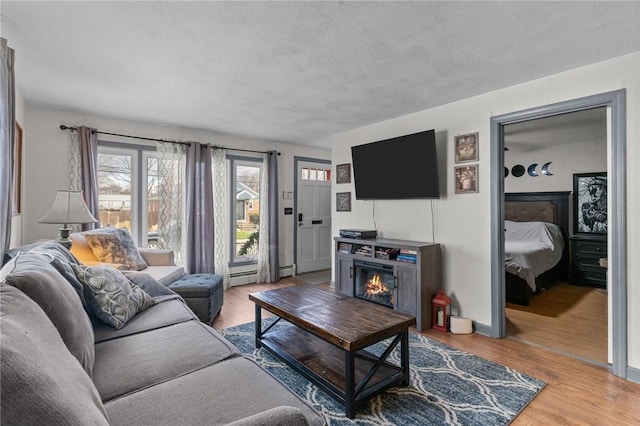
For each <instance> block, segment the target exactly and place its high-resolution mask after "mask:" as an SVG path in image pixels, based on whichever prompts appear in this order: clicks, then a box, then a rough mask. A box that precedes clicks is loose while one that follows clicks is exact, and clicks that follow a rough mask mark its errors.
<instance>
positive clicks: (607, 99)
mask: <svg viewBox="0 0 640 426" xmlns="http://www.w3.org/2000/svg"><path fill="white" fill-rule="evenodd" d="M602 106H604V107H608V108H610V112H611V128H610V129H608V130H609V132H610V135H611V142H610V146H609V147H608V148H609V149H608V152H609V158H608V159H607V164H608V167H607V168H608V170H609V171H615V173H609V175H608V181H609V185H610V192H609V197H610V200H611V201H610V206H611V212H610V214H609V215H608V217H609V234H608V236H609V238H608V239H609V254H608V259H609V268H608V271H607V273H608V275H609V278H608V281H609V283H610V286H611V288H610V297H611V302H612V303H611V304H612V309H611V323H612V342H613V343H612V345H613V347H612V348H611V349H612V354H613V357H612V371H613V374H615V375H616V376H620V377H623V378H626V377H627V222H626V216H627V214H626V209H625V206H626V176H627V175H626V125H627V120H626V90H625V89H620V90H615V91H612V92H606V93H601V94H598V95H593V96H587V97H584V98H578V99H573V100H569V101H565V102H558V103H555V104H550V105H544V106H541V107H536V108H531V109H527V110H522V111H517V112H512V113H507V114H503V115H499V116H496V117H492V118H491V146H490V151H491V337H496V338H502V337H504V336H505V335H506V320H505V272H504V261H503V259H504V226H503V223H504V126H506V125H508V124H514V123H518V122H522V121H528V120H534V119H538V118H544V117H549V116H553V115H558V114H564V113H569V112H575V111H580V110H585V109H591V108H596V107H602Z"/></svg>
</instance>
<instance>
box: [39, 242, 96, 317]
mask: <svg viewBox="0 0 640 426" xmlns="http://www.w3.org/2000/svg"><path fill="white" fill-rule="evenodd" d="M29 253H39V254H47V255H51V256H53V259H52V261H51V265H52V266H53V267H54V268H56V270H57V271H58V272H59V273H60V275H62V276H63V277H64V278H65V279H66V280H67V281H68V282H69V284H71V286H72V287H73V289H74V290H75V291H76V293H77V294H78V297H80V300H81V301H82V306H84V308H85V311H87V313H89V314H90V310H89V305H88V304H87V301H86V298H85V288H84V286H83V285H82V283H81V282H80V281H79V280H78V277H76V273H75V272H73V268H72V267H71V264H75V265H79V264H80V261H79V260H78V259H77V258H76V257H75V256H74V255H73V253H71V252H70V251H69V250H68V249H67V248H66V247H65V246H63V245H62V244H60V243H58V242H57V241H52V240H51V241H47V242H44V243H42V244H39V245H38V246H36V247H34V248H32V249H31V250H29Z"/></svg>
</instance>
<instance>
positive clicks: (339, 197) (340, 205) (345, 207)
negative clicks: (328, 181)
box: [336, 192, 351, 212]
mask: <svg viewBox="0 0 640 426" xmlns="http://www.w3.org/2000/svg"><path fill="white" fill-rule="evenodd" d="M336 211H337V212H350V211H351V193H350V192H337V193H336Z"/></svg>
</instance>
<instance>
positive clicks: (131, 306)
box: [71, 264, 156, 329]
mask: <svg viewBox="0 0 640 426" xmlns="http://www.w3.org/2000/svg"><path fill="white" fill-rule="evenodd" d="M71 267H72V268H73V270H74V272H75V273H76V276H77V277H78V280H80V282H81V283H82V284H83V285H84V286H85V287H86V288H87V290H89V291H88V293H89V294H88V295H87V302H88V303H89V306H90V307H91V310H92V311H93V313H94V314H95V315H96V316H97V317H98V318H100V319H101V320H102V321H103V322H105V323H106V324H108V325H110V326H112V327H114V328H116V329H120V328H122V327H124V325H125V324H126V323H127V321H129V320H130V319H131V318H133V317H134V316H135V315H136V314H137V313H138V312H141V311H144V310H145V309H147V308H149V307H151V306H153V305H155V304H156V301H155V300H154V299H153V298H152V297H151V296H149V294H148V293H147V292H145V291H144V290H142V289H141V288H140V287H138V286H137V285H135V284H134V283H132V282H131V281H129V279H128V278H127V277H125V276H124V275H123V274H122V272H120V271H118V270H117V269H113V268H110V267H107V266H85V265H73V264H72V265H71Z"/></svg>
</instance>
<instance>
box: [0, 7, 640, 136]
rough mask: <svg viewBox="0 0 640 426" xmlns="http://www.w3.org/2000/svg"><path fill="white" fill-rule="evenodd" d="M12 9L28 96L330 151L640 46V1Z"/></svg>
mask: <svg viewBox="0 0 640 426" xmlns="http://www.w3.org/2000/svg"><path fill="white" fill-rule="evenodd" d="M0 7H1V13H2V29H1V32H2V36H3V37H5V38H7V40H8V42H9V45H10V46H12V47H13V48H15V50H16V61H17V64H16V70H17V75H18V77H17V81H18V87H19V90H20V92H21V93H22V95H23V96H24V97H25V99H26V100H27V102H30V103H33V104H38V105H46V106H56V107H61V108H66V109H71V110H78V111H86V112H90V113H94V114H99V115H107V116H112V117H120V118H127V119H133V120H138V121H145V122H152V123H166V124H173V125H180V126H187V127H192V128H201V129H209V130H214V131H218V132H226V133H232V134H237V135H244V136H250V137H257V138H262V139H269V140H277V141H284V142H290V143H295V144H301V145H309V146H319V147H326V148H328V145H327V142H326V140H327V137H328V136H330V135H332V134H335V133H339V132H342V131H346V130H350V129H353V128H357V127H360V126H364V125H367V124H371V123H375V122H378V121H381V120H385V119H389V118H393V117H397V116H401V115H405V114H408V113H412V112H416V111H420V110H424V109H428V108H430V107H434V106H437V105H441V104H445V103H449V102H452V101H456V100H460V99H464V98H467V97H470V96H473V95H477V94H481V93H485V92H488V91H491V90H496V89H499V88H503V87H507V86H510V85H513V84H517V83H521V82H525V81H528V80H532V79H535V78H539V77H543V76H546V75H550V74H554V73H557V72H560V71H564V70H569V69H572V68H576V67H579V66H583V65H587V64H590V63H593V62H597V61H601V60H605V59H609V58H613V57H616V56H620V55H623V54H626V53H630V52H635V51H638V50H640V3H638V2H621V3H614V2H546V1H545V2H345V1H342V2H206V1H205V2H202V1H200V2H189V1H178V2H167V1H164V2H150V1H145V2H126V1H120V2H58V1H48V2H13V1H2V4H1V6H0ZM105 130H107V129H105ZM158 136H161V135H158Z"/></svg>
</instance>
